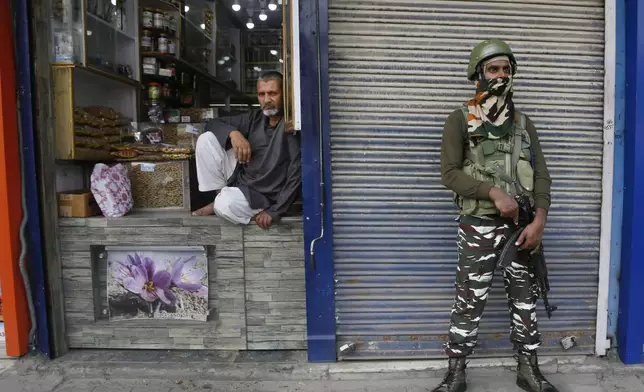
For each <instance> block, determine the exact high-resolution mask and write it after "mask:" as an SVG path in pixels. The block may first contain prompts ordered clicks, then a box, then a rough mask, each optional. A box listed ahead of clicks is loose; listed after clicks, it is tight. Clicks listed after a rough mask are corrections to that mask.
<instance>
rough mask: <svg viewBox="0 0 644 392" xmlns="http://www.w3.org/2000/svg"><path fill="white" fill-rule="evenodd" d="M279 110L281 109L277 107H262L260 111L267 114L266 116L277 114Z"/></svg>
mask: <svg viewBox="0 0 644 392" xmlns="http://www.w3.org/2000/svg"><path fill="white" fill-rule="evenodd" d="M280 111H281V110H280V109H278V108H267V109H264V108H262V113H264V116H267V117H273V116H277V115H278V114H279V113H280Z"/></svg>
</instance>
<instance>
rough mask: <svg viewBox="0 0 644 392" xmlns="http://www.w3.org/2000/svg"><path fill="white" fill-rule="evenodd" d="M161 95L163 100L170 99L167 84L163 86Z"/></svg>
mask: <svg viewBox="0 0 644 392" xmlns="http://www.w3.org/2000/svg"><path fill="white" fill-rule="evenodd" d="M161 95H162V96H163V98H170V85H169V84H168V83H164V84H163V89H162V90H161Z"/></svg>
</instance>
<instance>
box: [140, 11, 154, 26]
mask: <svg viewBox="0 0 644 392" xmlns="http://www.w3.org/2000/svg"><path fill="white" fill-rule="evenodd" d="M141 25H142V26H143V27H147V28H152V27H154V13H153V12H152V10H151V9H149V8H144V9H143V18H142V19H141Z"/></svg>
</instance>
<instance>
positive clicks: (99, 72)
mask: <svg viewBox="0 0 644 392" xmlns="http://www.w3.org/2000/svg"><path fill="white" fill-rule="evenodd" d="M74 68H76V69H78V70H82V71H87V72H90V73H93V74H94V75H97V76H102V77H104V78H108V79H112V80H114V81H116V82H119V83H123V84H128V85H130V86H132V87H138V88H142V87H143V86H142V85H141V82H139V81H138V80H136V79H130V78H127V77H125V76H121V75H117V74H114V73H111V72H108V71H104V70H102V69H100V68H96V67H94V66H92V65H89V66H87V67H83V66H81V65H75V66H74Z"/></svg>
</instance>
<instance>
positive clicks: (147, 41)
mask: <svg viewBox="0 0 644 392" xmlns="http://www.w3.org/2000/svg"><path fill="white" fill-rule="evenodd" d="M141 51H143V52H153V51H154V45H153V44H152V34H150V31H149V30H143V36H142V37H141Z"/></svg>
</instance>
